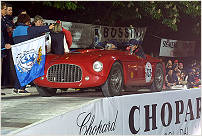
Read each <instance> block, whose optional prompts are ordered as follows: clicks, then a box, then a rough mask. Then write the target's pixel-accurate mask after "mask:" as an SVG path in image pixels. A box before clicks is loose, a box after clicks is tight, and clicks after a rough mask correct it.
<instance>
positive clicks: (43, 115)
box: [1, 87, 99, 135]
mask: <svg viewBox="0 0 202 136" xmlns="http://www.w3.org/2000/svg"><path fill="white" fill-rule="evenodd" d="M27 90H28V91H30V92H31V93H32V94H31V95H19V94H13V93H12V89H2V90H1V91H2V92H4V93H6V95H5V96H4V95H2V96H1V97H2V98H1V135H4V134H8V133H10V132H12V131H15V130H17V129H19V128H23V127H25V126H27V125H30V124H32V123H36V122H38V121H41V120H46V119H48V118H51V117H54V116H56V115H59V114H62V113H65V112H68V111H70V110H72V109H74V108H77V107H78V106H81V105H83V104H85V103H87V102H89V101H92V100H94V99H97V98H99V97H68V96H65V94H64V93H60V92H59V94H58V95H57V96H54V97H40V96H39V94H38V92H37V91H36V88H35V87H31V88H28V89H27ZM61 94H62V95H61Z"/></svg>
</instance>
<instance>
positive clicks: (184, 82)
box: [179, 71, 188, 86]
mask: <svg viewBox="0 0 202 136" xmlns="http://www.w3.org/2000/svg"><path fill="white" fill-rule="evenodd" d="M187 79H188V76H187V75H186V73H185V71H181V73H180V78H179V85H183V86H187Z"/></svg>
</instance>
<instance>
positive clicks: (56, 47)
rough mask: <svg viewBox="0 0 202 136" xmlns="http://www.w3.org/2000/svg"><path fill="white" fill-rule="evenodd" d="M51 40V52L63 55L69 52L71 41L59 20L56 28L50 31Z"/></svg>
mask: <svg viewBox="0 0 202 136" xmlns="http://www.w3.org/2000/svg"><path fill="white" fill-rule="evenodd" d="M49 41H50V43H49V44H50V48H51V53H53V54H60V55H62V54H64V53H68V52H69V47H70V46H71V45H70V46H69V44H70V43H69V42H68V40H67V39H66V37H65V32H64V31H63V28H62V24H61V23H60V22H59V21H57V22H56V23H55V27H54V29H53V30H52V31H51V32H50V36H49ZM68 43H69V44H68Z"/></svg>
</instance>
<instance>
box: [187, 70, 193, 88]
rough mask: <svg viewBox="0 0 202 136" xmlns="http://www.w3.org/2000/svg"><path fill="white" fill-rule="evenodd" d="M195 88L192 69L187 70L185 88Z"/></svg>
mask: <svg viewBox="0 0 202 136" xmlns="http://www.w3.org/2000/svg"><path fill="white" fill-rule="evenodd" d="M194 86H195V77H194V69H189V70H188V79H187V88H193V87H194Z"/></svg>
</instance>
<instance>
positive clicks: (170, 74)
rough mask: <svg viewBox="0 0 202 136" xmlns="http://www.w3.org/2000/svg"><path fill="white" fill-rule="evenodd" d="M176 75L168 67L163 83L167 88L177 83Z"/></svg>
mask: <svg viewBox="0 0 202 136" xmlns="http://www.w3.org/2000/svg"><path fill="white" fill-rule="evenodd" d="M177 83H178V79H177V76H174V73H173V70H172V69H170V70H169V71H168V74H167V75H166V77H165V85H166V88H167V89H172V87H173V86H175V85H177Z"/></svg>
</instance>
